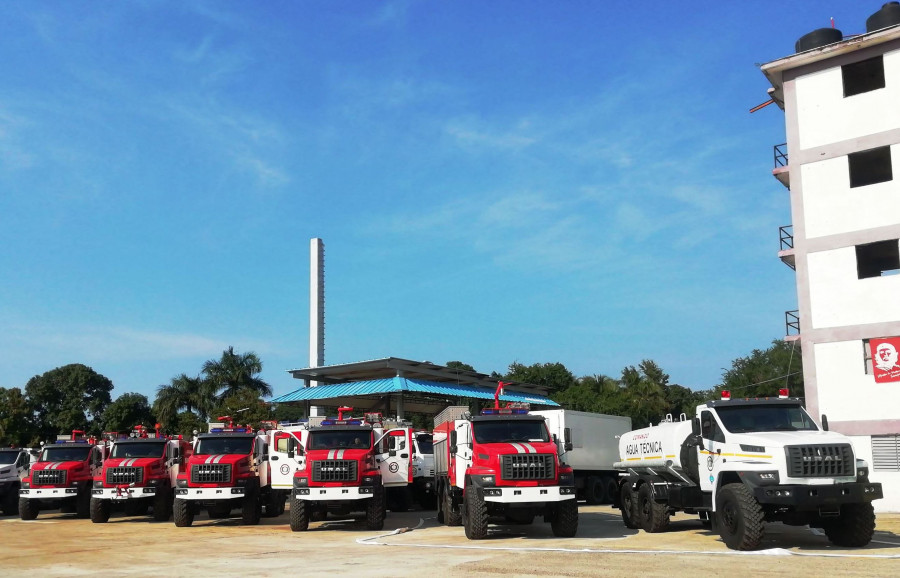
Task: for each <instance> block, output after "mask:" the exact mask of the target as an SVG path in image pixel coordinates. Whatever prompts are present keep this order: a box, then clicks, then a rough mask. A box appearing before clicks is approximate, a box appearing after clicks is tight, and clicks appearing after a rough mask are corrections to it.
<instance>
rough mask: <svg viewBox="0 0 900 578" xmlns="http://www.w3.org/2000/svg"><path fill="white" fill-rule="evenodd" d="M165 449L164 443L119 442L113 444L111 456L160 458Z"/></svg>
mask: <svg viewBox="0 0 900 578" xmlns="http://www.w3.org/2000/svg"><path fill="white" fill-rule="evenodd" d="M165 451H166V443H165V442H160V443H158V444H155V443H147V442H142V443H128V442H119V443H117V444H116V445H114V446H113V450H112V455H111V456H110V457H111V458H161V457H162V456H163V454H164V453H165Z"/></svg>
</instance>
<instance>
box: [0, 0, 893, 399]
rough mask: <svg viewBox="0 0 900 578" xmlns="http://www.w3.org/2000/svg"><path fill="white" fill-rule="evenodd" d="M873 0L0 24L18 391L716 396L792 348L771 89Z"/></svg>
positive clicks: (206, 12)
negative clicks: (342, 385) (318, 385)
mask: <svg viewBox="0 0 900 578" xmlns="http://www.w3.org/2000/svg"><path fill="white" fill-rule="evenodd" d="M880 6H881V2H880V1H879V2H875V1H873V2H866V3H857V2H846V1H815V2H814V1H804V2H789V3H788V2H774V1H765V2H754V3H745V2H692V3H678V2H657V1H648V2H640V3H638V2H615V3H614V2H587V1H576V0H572V1H568V2H537V1H522V0H516V1H492V2H474V1H453V2H450V1H431V0H405V1H385V2H376V1H374V0H372V1H362V0H358V1H353V2H350V1H346V2H345V1H338V0H328V1H303V2H300V1H298V2H278V1H268V2H226V1H209V2H192V1H179V2H155V1H149V0H148V1H143V2H94V3H80V2H79V3H73V2H61V1H56V2H53V1H51V2H40V3H36V2H16V3H10V4H8V5H6V6H4V18H3V19H2V20H0V62H2V63H3V65H2V72H3V73H2V76H0V352H3V354H2V357H3V363H2V372H0V387H24V386H25V383H26V382H27V381H28V379H29V378H31V377H32V376H34V375H39V374H41V373H44V372H46V371H49V370H51V369H53V368H55V367H58V366H61V365H65V364H68V363H84V364H86V365H89V366H91V367H93V368H94V370H96V371H97V372H99V373H101V374H103V375H105V376H107V377H109V378H110V379H111V380H112V381H113V383H114V384H115V390H114V392H113V397H117V396H118V395H121V394H122V393H126V392H138V393H143V394H145V395H147V396H148V397H149V398H150V399H151V401H152V399H153V396H154V393H155V391H156V387H157V386H158V385H160V384H166V383H169V381H170V380H171V378H172V377H174V376H176V375H178V374H181V373H187V374H189V375H196V374H197V373H199V371H200V367H201V365H202V363H203V361H205V360H207V359H211V358H218V357H219V356H220V355H221V352H222V351H223V350H224V349H225V348H226V347H228V346H229V345H231V346H234V347H235V349H236V350H237V351H239V352H245V351H255V352H256V353H257V354H258V355H259V356H260V357H261V359H262V361H263V363H264V372H263V375H262V377H263V378H264V379H266V380H267V381H268V382H269V383H271V384H272V385H273V387H274V389H275V393H276V395H278V394H283V393H287V392H288V391H291V390H292V389H294V388H296V387H298V386H300V385H301V384H300V382H298V381H296V380H293V379H291V378H290V376H289V375H288V374H287V373H286V371H285V370H287V369H291V368H299V367H306V366H307V365H308V349H309V347H308V337H307V335H308V324H309V319H308V284H309V281H308V279H309V240H310V239H311V238H312V237H321V238H322V239H324V242H325V252H326V354H325V355H326V363H327V364H334V363H344V362H353V361H360V360H366V359H374V358H380V357H387V356H395V357H403V358H409V359H417V360H429V361H432V362H435V363H444V362H446V361H449V360H461V361H464V362H466V363H469V364H471V365H473V366H474V367H475V368H476V370H478V371H482V372H485V373H489V372H491V371H494V370H496V371H500V372H503V371H505V369H506V367H507V366H508V365H509V364H510V363H511V362H513V361H518V362H520V363H524V364H532V363H546V362H561V363H563V364H565V365H566V366H567V367H568V368H569V369H570V370H571V371H573V372H574V373H575V374H576V375H589V374H598V373H603V374H608V375H613V376H618V375H619V374H620V372H621V370H622V368H623V367H625V366H626V365H636V364H637V363H639V362H640V361H641V360H642V359H645V358H650V359H653V360H655V361H656V362H657V363H659V364H660V365H661V366H662V368H663V369H664V370H665V371H667V372H668V373H669V374H670V375H671V379H672V382H673V383H679V384H682V385H685V386H688V387H692V388H696V389H699V388H708V387H712V386H714V385H715V384H716V383H718V380H719V378H720V377H721V374H722V371H723V368H727V367H730V365H731V361H732V360H733V359H734V358H736V357H740V356H744V355H747V354H748V353H749V352H750V351H751V350H752V349H754V348H766V347H768V345H769V344H770V342H771V341H772V339H775V338H780V337H782V336H783V335H784V312H785V311H786V310H790V309H794V308H795V307H796V294H795V286H794V274H793V272H792V271H791V270H790V269H789V268H788V267H786V266H785V265H783V264H782V263H781V262H780V261H779V260H778V258H777V251H778V248H779V245H778V227H779V226H780V225H786V224H789V223H790V212H789V199H788V192H787V190H786V189H784V187H782V186H781V185H780V184H779V183H778V182H777V181H776V180H775V179H774V178H773V177H772V176H771V170H772V165H773V161H772V146H773V145H775V144H778V143H780V142H783V140H784V117H783V113H782V112H781V111H780V110H779V109H778V108H777V107H774V106H772V107H768V108H766V109H763V110H762V111H760V112H757V113H754V114H752V115H751V114H749V113H748V110H749V109H750V108H751V107H753V106H755V105H757V104H760V103H761V102H763V101H765V100H766V89H767V88H768V84H767V82H766V80H765V78H764V76H763V75H762V74H761V73H760V71H759V70H758V68H757V66H756V64H758V63H764V62H768V61H771V60H775V59H778V58H781V57H784V56H787V55H789V54H790V53H791V52H793V47H794V42H795V40H796V39H797V38H799V37H800V36H801V35H803V34H805V33H807V32H809V31H811V30H813V29H815V28H819V27H824V26H828V25H829V18H830V17H834V18H835V20H836V23H837V27H838V28H841V29H842V30H843V31H844V33H845V34H853V33H861V32H864V31H865V19H866V18H867V17H868V16H869V15H870V14H871V13H873V12H875V11H876V10H877V9H878V8H879V7H880Z"/></svg>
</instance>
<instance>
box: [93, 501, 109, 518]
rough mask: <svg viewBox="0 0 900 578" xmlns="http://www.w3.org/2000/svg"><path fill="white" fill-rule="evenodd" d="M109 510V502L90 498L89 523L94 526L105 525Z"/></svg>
mask: <svg viewBox="0 0 900 578" xmlns="http://www.w3.org/2000/svg"><path fill="white" fill-rule="evenodd" d="M110 509H111V508H110V503H109V500H100V499H97V498H91V522H93V523H95V524H105V523H107V522H108V521H109V511H110Z"/></svg>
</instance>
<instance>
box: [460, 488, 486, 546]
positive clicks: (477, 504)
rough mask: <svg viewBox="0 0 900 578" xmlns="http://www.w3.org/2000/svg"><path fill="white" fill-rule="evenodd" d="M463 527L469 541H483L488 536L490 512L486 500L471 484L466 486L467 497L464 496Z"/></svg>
mask: <svg viewBox="0 0 900 578" xmlns="http://www.w3.org/2000/svg"><path fill="white" fill-rule="evenodd" d="M463 508H465V509H464V510H463V511H464V512H465V515H464V516H463V526H464V527H465V530H466V538H468V539H469V540H482V539H483V538H484V537H485V536H487V531H488V512H487V504H486V503H485V501H484V498H483V497H481V496H479V495H478V490H476V489H475V487H474V486H472V485H471V484H469V485H467V486H466V495H465V496H463Z"/></svg>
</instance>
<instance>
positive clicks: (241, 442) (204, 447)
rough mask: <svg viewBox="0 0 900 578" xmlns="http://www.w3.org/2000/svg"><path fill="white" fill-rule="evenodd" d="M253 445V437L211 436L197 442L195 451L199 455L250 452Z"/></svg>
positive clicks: (242, 453)
mask: <svg viewBox="0 0 900 578" xmlns="http://www.w3.org/2000/svg"><path fill="white" fill-rule="evenodd" d="M252 447H253V438H251V437H245V438H238V437H229V436H222V437H209V438H200V441H199V442H197V449H196V450H195V451H194V454H195V455H198V456H213V455H218V454H241V455H244V454H249V453H250V449H251V448H252Z"/></svg>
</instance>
